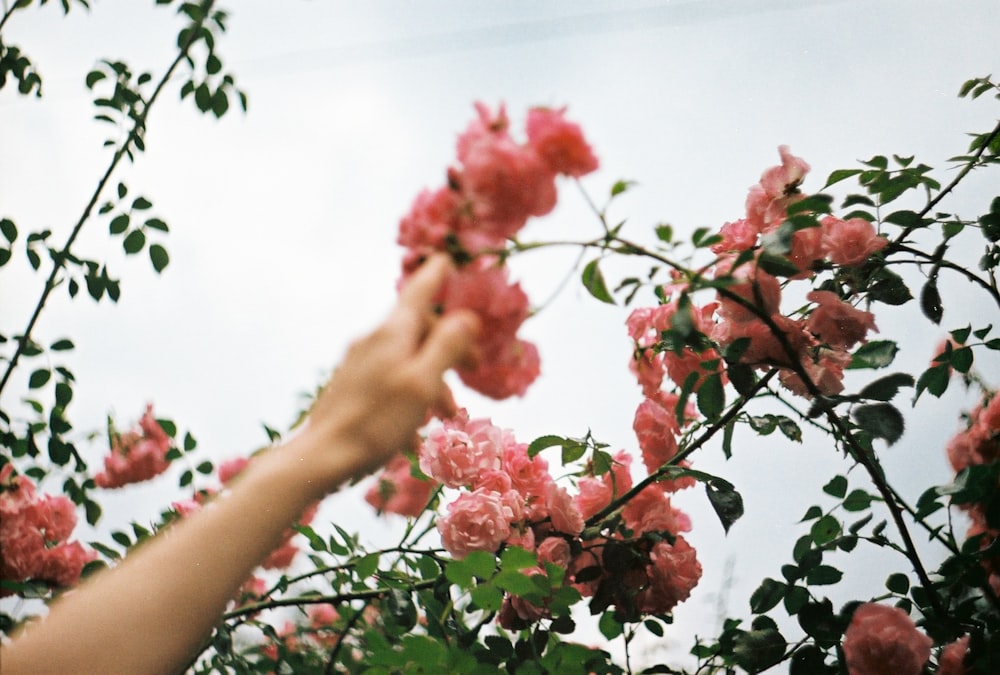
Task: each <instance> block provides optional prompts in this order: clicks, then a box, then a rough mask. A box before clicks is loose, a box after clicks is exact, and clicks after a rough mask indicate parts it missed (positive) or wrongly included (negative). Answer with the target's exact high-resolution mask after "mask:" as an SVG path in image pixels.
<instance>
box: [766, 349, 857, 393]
mask: <svg viewBox="0 0 1000 675" xmlns="http://www.w3.org/2000/svg"><path fill="white" fill-rule="evenodd" d="M817 355H818V358H817V359H816V360H814V357H811V356H808V355H807V356H806V357H805V358H803V360H802V369H803V370H804V371H805V373H806V375H807V376H808V377H809V379H810V380H811V381H812V383H813V384H814V385H816V389H818V390H819V393H821V394H823V395H825V396H833V395H836V394H839V393H840V392H842V391H843V390H844V368H846V367H847V364H849V363H850V362H851V355H850V354H849V353H848V352H847V350H845V349H827V348H826V347H821V348H820V349H818V350H817ZM778 378H779V380H780V381H781V385H782V386H783V387H785V388H786V389H788V390H789V391H790V392H792V393H793V394H798V395H799V396H802V397H804V398H812V393H811V392H810V391H809V388H808V387H807V386H806V384H805V382H803V381H802V378H801V377H799V374H798V373H796V372H795V371H793V370H791V369H782V371H781V373H780V374H779V375H778Z"/></svg>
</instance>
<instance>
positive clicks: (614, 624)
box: [597, 612, 625, 640]
mask: <svg viewBox="0 0 1000 675" xmlns="http://www.w3.org/2000/svg"><path fill="white" fill-rule="evenodd" d="M597 628H598V629H599V630H600V631H601V635H603V636H604V637H605V638H607V639H608V640H614V639H615V638H616V637H618V636H619V635H621V634H622V633H624V632H625V629H624V627H623V626H622V624H621V622H620V621H619V620H618V619H616V618H615V614H614V612H605V613H604V614H602V615H601V618H600V620H599V621H598V622H597Z"/></svg>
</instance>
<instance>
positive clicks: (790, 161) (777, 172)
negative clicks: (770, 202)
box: [760, 145, 809, 199]
mask: <svg viewBox="0 0 1000 675" xmlns="http://www.w3.org/2000/svg"><path fill="white" fill-rule="evenodd" d="M778 154H779V155H780V156H781V166H774V167H771V168H770V169H768V170H766V171H765V172H764V173H763V174H762V175H761V177H760V186H761V187H762V188H763V189H764V193H765V194H767V196H768V197H771V198H772V199H779V198H781V197H787V196H788V195H791V194H793V193H794V192H795V191H797V190H798V188H799V186H800V185H801V184H802V181H803V180H805V177H806V174H807V173H809V165H808V164H807V163H806V162H805V160H803V159H801V158H800V157H796V156H795V155H793V154H792V153H791V152H790V151H789V150H788V146H787V145H781V146H778Z"/></svg>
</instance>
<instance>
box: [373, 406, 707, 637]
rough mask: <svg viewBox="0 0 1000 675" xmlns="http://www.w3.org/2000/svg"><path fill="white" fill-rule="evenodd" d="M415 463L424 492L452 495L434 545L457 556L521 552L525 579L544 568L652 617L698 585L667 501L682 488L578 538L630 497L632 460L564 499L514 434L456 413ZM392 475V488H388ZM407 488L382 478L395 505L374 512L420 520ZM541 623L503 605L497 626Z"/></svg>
mask: <svg viewBox="0 0 1000 675" xmlns="http://www.w3.org/2000/svg"><path fill="white" fill-rule="evenodd" d="M669 433H670V431H669V430H661V431H657V432H656V433H655V434H654V435H655V436H657V437H658V439H659V440H658V441H656V442H658V443H661V444H663V443H667V441H666V436H667V435H669ZM648 445H650V446H652V445H655V443H654V442H650V443H648ZM651 451H652V450H651ZM657 451H660V450H657ZM417 461H418V463H419V468H420V470H421V471H422V472H423V473H424V474H426V475H427V476H429V477H430V478H431V479H432V482H427V483H425V485H435V484H440V485H443V486H445V487H447V488H452V489H454V490H457V491H458V494H457V496H456V497H455V498H454V499H453V500H452V501H450V502H449V503H448V505H447V506H446V507H445V512H444V513H443V514H442V515H440V516H439V517H438V520H437V527H438V531H439V533H440V535H441V541H442V543H443V545H444V547H445V549H447V550H448V552H449V553H451V554H452V555H453V556H455V557H456V558H463V557H465V556H467V555H468V554H469V553H471V552H473V551H488V552H492V553H495V552H498V551H499V550H500V549H501V548H502V547H503V546H506V545H513V546H519V547H522V548H525V549H527V550H530V551H534V552H535V553H536V555H537V557H538V562H539V567H537V568H534V569H531V570H528V571H527V573H528V574H529V575H533V574H541V575H544V574H545V573H546V572H545V569H544V565H545V564H546V563H548V564H553V565H557V566H559V567H561V568H562V569H564V570H566V571H567V579H568V580H570V582H571V583H573V585H574V586H575V587H576V589H577V590H578V591H580V593H581V594H582V595H584V596H598V597H600V598H602V599H603V601H604V603H605V606H607V605H608V604H612V603H614V604H616V605H617V606H619V607H622V606H628V607H630V608H631V609H632V610H633V611H641V612H650V613H665V612H669V611H670V610H671V609H672V608H673V607H674V606H675V605H676V604H677V603H678V602H680V601H682V600H685V599H686V598H687V597H688V596H689V595H690V592H691V589H692V588H693V587H694V586H695V584H697V582H698V580H699V578H700V577H701V566H700V564H699V563H698V561H697V558H696V555H695V551H694V549H693V548H692V547H691V546H690V545H689V544H688V543H687V542H686V541H685V540H684V538H683V536H681V532H686V531H688V530H690V528H691V523H690V520H689V518H688V517H687V515H685V514H684V513H682V512H681V511H679V510H678V509H677V508H675V507H674V506H672V504H671V502H670V496H669V493H670V491H671V490H674V489H678V488H679V487H683V484H682V483H681V482H680V481H674V482H670V481H664V482H661V483H653V484H651V485H649V486H647V487H646V488H644V489H642V490H641V491H639V492H637V493H636V494H635V495H634V496H633V498H632V499H631V500H629V502H628V503H627V504H626V505H625V506H624V507H623V508H622V511H621V517H620V519H619V521H618V525H617V526H614V527H605V526H604V525H603V524H602V525H601V526H599V527H597V528H596V529H595V531H594V532H595V533H594V534H591V535H590V538H589V539H583V538H582V537H581V535H582V533H583V531H584V527H585V521H586V519H588V518H591V517H594V516H597V515H598V514H599V513H600V512H601V511H602V510H604V509H605V508H606V507H608V506H609V505H610V504H611V503H612V501H613V500H615V499H617V498H619V497H622V496H623V495H624V494H625V493H626V492H628V491H629V490H631V489H632V487H633V480H632V475H631V464H632V457H631V456H630V455H629V454H628V453H626V452H624V451H622V452H619V453H617V454H616V455H614V456H613V458H612V464H611V469H610V470H609V471H606V472H604V473H603V474H601V475H595V473H594V471H593V467H592V466H591V467H590V470H589V471H588V473H587V474H586V475H584V476H583V477H581V478H579V480H578V481H577V485H576V488H577V489H576V493H575V494H570V492H569V491H568V490H567V489H566V488H565V487H562V486H561V485H558V484H557V482H556V481H555V479H554V478H553V476H552V474H551V473H550V471H549V467H548V462H547V461H546V460H545V459H544V458H543V457H542V456H540V455H537V454H536V455H534V456H532V455H530V454H529V453H528V446H527V445H526V444H524V443H520V442H518V441H517V439H516V438H515V437H514V434H513V433H512V432H510V431H509V430H506V429H502V428H500V427H497V426H496V425H494V424H493V423H492V422H491V421H490V420H488V419H470V418H469V415H468V413H467V412H466V411H464V410H462V411H460V412H459V414H458V415H457V416H456V417H454V418H453V419H450V420H445V421H444V422H443V423H442V425H441V426H440V427H437V428H435V429H433V430H431V431H430V432H429V434H428V435H427V437H426V439H425V440H424V441H423V443H422V444H421V446H420V448H419V453H418V460H417ZM401 465H402V464H401ZM407 467H408V463H407ZM395 477H398V478H399V479H400V482H397V483H394V484H393V483H392V482H393V481H394V480H397V478H395ZM413 480H415V479H414V478H413V476H412V473H411V472H410V471H409V470H408V469H407V470H406V471H405V472H401V471H399V470H394V469H392V468H390V469H389V470H388V471H387V472H385V473H383V475H382V476H381V477H380V478H379V479H378V482H377V483H376V485H377V487H376V488H374V490H375V491H376V493H385V492H390V493H391V494H393V495H394V499H395V501H383V502H380V505H381V508H382V510H385V511H392V510H393V509H392V506H393V505H395V504H409V505H413V506H416V505H417V504H419V505H420V506H419V507H418V508H417V509H416V510H415V511H402V513H404V514H405V515H418V514H419V513H420V510H422V508H423V505H424V504H425V503H426V500H427V494H428V492H427V490H428V489H429V488H427V487H421V488H419V490H418V493H417V494H418V498H417V499H415V500H406V499H403V498H401V497H398V495H400V494H402V493H403V492H404V491H406V490H408V489H409V488H408V487H407V486H408V485H410V481H413ZM387 483H388V484H392V487H391V488H387V487H386V484H387ZM626 559H627V560H626ZM622 561H626V562H622ZM619 568H621V569H619ZM544 616H547V613H546V609H545V607H544V606H541V607H540V606H536V605H533V604H531V603H529V602H527V601H525V600H523V599H521V598H518V597H507V598H506V599H505V602H504V607H503V609H502V610H501V614H500V621H501V623H503V624H504V625H505V626H506V627H508V628H511V627H517V626H523V625H527V624H528V623H530V622H532V621H535V620H538V619H539V618H542V617H544Z"/></svg>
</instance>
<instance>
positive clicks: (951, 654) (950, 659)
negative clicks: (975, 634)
mask: <svg viewBox="0 0 1000 675" xmlns="http://www.w3.org/2000/svg"><path fill="white" fill-rule="evenodd" d="M968 651H969V636H968V635H966V636H964V637H960V638H959V639H957V640H955V641H954V642H952V643H949V644H947V645H945V647H944V649H942V650H941V657H940V658H939V659H938V671H937V672H938V675H966V673H967V672H969V671H968V668H966V667H965V663H964V661H965V655H966V654H967V653H968Z"/></svg>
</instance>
